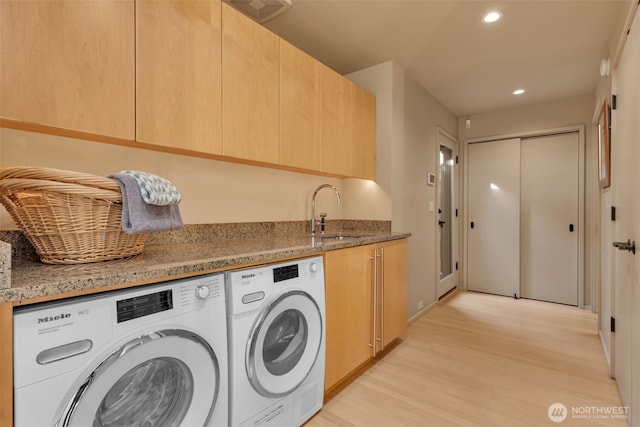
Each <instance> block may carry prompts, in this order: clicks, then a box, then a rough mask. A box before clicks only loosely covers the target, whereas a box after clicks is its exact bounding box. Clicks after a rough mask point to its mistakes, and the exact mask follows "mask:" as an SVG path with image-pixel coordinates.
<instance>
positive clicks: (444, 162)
mask: <svg viewBox="0 0 640 427" xmlns="http://www.w3.org/2000/svg"><path fill="white" fill-rule="evenodd" d="M438 142H439V144H438V146H439V150H438V156H439V159H440V161H439V173H438V179H437V192H438V196H437V200H438V226H437V232H438V246H437V248H436V252H437V254H438V256H437V259H438V269H437V271H438V272H439V274H438V280H437V282H436V283H437V292H438V298H441V297H442V296H444V295H445V294H446V293H447V292H449V291H451V290H452V289H453V288H455V287H456V286H457V285H458V271H457V268H456V267H457V266H456V263H457V260H458V245H457V240H458V218H457V216H456V198H457V193H456V191H455V189H456V163H455V159H456V154H457V145H458V144H457V141H456V140H455V139H454V138H453V137H451V136H450V135H447V134H445V133H444V132H443V131H441V130H438Z"/></svg>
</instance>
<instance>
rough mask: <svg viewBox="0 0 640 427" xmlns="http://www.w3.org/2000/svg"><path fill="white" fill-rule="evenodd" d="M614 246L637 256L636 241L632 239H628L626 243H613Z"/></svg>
mask: <svg viewBox="0 0 640 427" xmlns="http://www.w3.org/2000/svg"><path fill="white" fill-rule="evenodd" d="M613 246H614V247H616V248H618V249H620V250H621V251H629V252H631V253H632V254H634V255H635V254H636V241H635V240H634V241H633V242H632V241H631V239H627V241H626V242H613Z"/></svg>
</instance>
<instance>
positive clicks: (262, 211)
mask: <svg viewBox="0 0 640 427" xmlns="http://www.w3.org/2000/svg"><path fill="white" fill-rule="evenodd" d="M7 166H40V167H54V168H59V169H68V170H76V171H81V172H87V173H93V174H96V175H101V176H106V175H108V174H110V173H115V172H119V171H121V170H124V169H134V170H143V171H148V172H152V173H155V174H158V175H160V176H163V177H165V178H167V179H169V180H170V181H172V182H173V183H174V184H175V185H176V186H177V187H178V189H179V190H180V192H181V193H182V196H183V201H182V203H181V204H180V211H181V213H182V217H183V220H184V222H185V223H186V224H202V223H226V222H259V221H297V220H306V219H309V218H310V215H311V214H310V211H311V208H310V204H311V195H312V194H313V191H314V190H315V189H316V188H317V187H318V185H320V184H323V183H329V184H332V185H335V186H336V187H337V188H338V189H340V190H341V191H343V192H344V193H345V194H343V195H344V197H343V204H342V206H338V205H337V203H336V198H335V195H334V194H333V192H332V191H326V190H323V191H321V192H320V193H319V194H318V199H317V207H316V213H319V212H327V214H328V218H329V219H341V218H345V219H386V220H389V219H390V216H389V215H388V211H387V210H386V209H381V210H380V211H379V212H378V211H375V212H374V211H358V210H357V209H351V208H350V206H351V205H352V204H357V203H358V201H357V200H352V199H355V197H350V195H349V192H348V191H347V190H346V189H344V182H343V180H340V179H336V178H326V177H322V176H315V175H308V174H303V173H294V172H287V171H280V170H275V169H269V168H263V167H257V166H247V165H241V164H235V163H227V162H221V161H215V160H208V159H201V158H195V157H188V156H180V155H175V154H169V153H162V152H156V151H149V150H141V149H136V148H130V147H122V146H117V145H109V144H103V143H97V142H91V141H83V140H76V139H70V138H63V137H57V136H50V135H43V134H37V133H30V132H23V131H17V130H13V129H5V128H0V167H7ZM364 183H366V186H368V187H375V184H374V183H371V182H369V181H364ZM372 184H373V185H372ZM350 194H351V195H352V196H353V193H350ZM359 197H367V198H368V199H369V203H370V204H372V205H374V206H376V205H385V203H384V200H385V199H384V197H383V195H381V194H380V192H378V191H367V192H366V194H364V193H363V194H362V195H359ZM343 210H344V211H347V212H350V213H353V215H354V216H349V217H345V216H343ZM11 228H15V226H14V224H13V221H12V220H11V218H10V217H9V215H8V214H7V212H6V211H5V210H4V208H2V209H0V229H11Z"/></svg>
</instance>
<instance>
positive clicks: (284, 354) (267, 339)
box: [226, 257, 325, 427]
mask: <svg viewBox="0 0 640 427" xmlns="http://www.w3.org/2000/svg"><path fill="white" fill-rule="evenodd" d="M226 285H227V320H228V322H227V327H228V331H229V333H228V337H229V369H230V375H229V382H230V411H229V417H230V424H229V425H230V426H232V427H240V426H241V427H248V426H251V427H276V426H277V427H291V426H300V425H301V424H303V423H304V422H305V421H307V420H308V419H309V418H311V416H313V414H315V413H316V412H317V411H319V410H320V409H321V408H322V404H323V399H324V372H325V367H324V364H325V293H324V270H323V261H322V257H313V258H306V259H300V260H293V261H291V262H285V263H278V264H272V265H267V266H263V267H257V268H250V269H244V270H236V271H232V272H227V280H226Z"/></svg>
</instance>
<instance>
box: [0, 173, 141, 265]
mask: <svg viewBox="0 0 640 427" xmlns="http://www.w3.org/2000/svg"><path fill="white" fill-rule="evenodd" d="M0 202H2V204H3V205H4V207H5V208H6V209H7V211H8V212H9V214H10V215H11V217H12V218H13V220H14V221H15V223H16V224H17V225H18V227H19V228H20V229H21V230H22V232H23V233H24V234H25V235H26V236H27V238H28V239H29V241H30V242H31V244H32V245H33V246H34V248H35V249H36V252H37V253H38V255H39V256H40V259H41V260H42V262H45V263H48V264H82V263H88V262H95V261H105V260H112V259H118V258H124V257H128V256H132V255H137V254H139V253H141V252H142V250H143V249H144V244H145V242H146V240H147V234H126V233H124V232H123V231H122V225H121V218H122V194H121V191H120V186H119V185H118V183H117V182H116V181H114V180H112V179H109V178H103V177H100V176H96V175H89V174H84V173H80V172H72V171H65V170H60V169H51V168H32V167H14V168H2V169H0Z"/></svg>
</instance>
